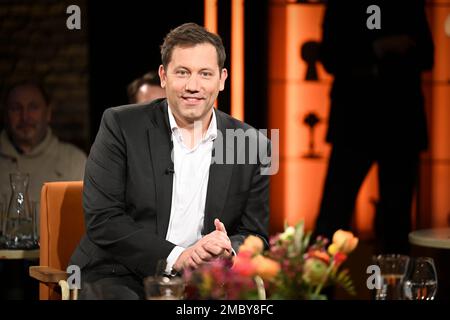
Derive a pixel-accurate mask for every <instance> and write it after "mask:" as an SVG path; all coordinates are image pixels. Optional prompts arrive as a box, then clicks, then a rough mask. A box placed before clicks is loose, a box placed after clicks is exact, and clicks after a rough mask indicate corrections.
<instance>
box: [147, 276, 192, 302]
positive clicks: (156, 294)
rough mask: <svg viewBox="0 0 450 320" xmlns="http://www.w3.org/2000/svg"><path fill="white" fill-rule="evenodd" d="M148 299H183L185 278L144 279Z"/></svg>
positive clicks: (154, 277)
mask: <svg viewBox="0 0 450 320" xmlns="http://www.w3.org/2000/svg"><path fill="white" fill-rule="evenodd" d="M144 288H145V297H146V299H147V300H181V299H183V297H184V288H185V284H184V279H183V278H181V277H175V278H169V277H156V276H151V277H147V278H145V279H144Z"/></svg>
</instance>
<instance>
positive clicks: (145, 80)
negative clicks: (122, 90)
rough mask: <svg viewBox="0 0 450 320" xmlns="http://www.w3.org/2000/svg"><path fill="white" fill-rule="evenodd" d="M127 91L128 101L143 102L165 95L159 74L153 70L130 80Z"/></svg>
mask: <svg viewBox="0 0 450 320" xmlns="http://www.w3.org/2000/svg"><path fill="white" fill-rule="evenodd" d="M127 92H128V100H129V102H130V103H144V102H150V101H153V100H155V99H158V98H165V97H166V91H165V90H164V89H163V88H161V83H160V81H159V76H158V74H157V73H156V72H154V71H150V72H148V73H146V74H144V75H143V76H142V77H140V78H137V79H136V80H134V81H133V82H131V83H130V84H129V85H128V88H127Z"/></svg>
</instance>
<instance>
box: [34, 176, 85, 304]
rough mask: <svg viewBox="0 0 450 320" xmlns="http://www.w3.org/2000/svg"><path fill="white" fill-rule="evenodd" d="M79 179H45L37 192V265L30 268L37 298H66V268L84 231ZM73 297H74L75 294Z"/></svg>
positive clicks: (81, 185)
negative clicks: (38, 225)
mask: <svg viewBox="0 0 450 320" xmlns="http://www.w3.org/2000/svg"><path fill="white" fill-rule="evenodd" d="M82 194H83V182H82V181H69V182H47V183H45V184H44V186H43V187H42V191H41V207H40V261H39V264H40V266H34V267H30V270H29V272H30V276H31V277H33V278H35V279H37V280H39V281H40V282H41V283H40V285H39V299H41V300H49V299H61V293H60V292H62V293H63V294H62V298H63V299H67V298H68V296H67V295H68V291H67V282H66V281H65V280H66V279H67V273H66V271H65V270H66V268H67V266H68V263H69V259H70V257H71V255H72V252H73V251H74V250H75V247H76V246H77V244H78V242H79V241H80V239H81V236H82V235H83V233H84V229H85V228H84V215H83V206H82ZM74 298H75V299H76V293H75V296H74Z"/></svg>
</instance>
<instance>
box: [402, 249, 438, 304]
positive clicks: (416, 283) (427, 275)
mask: <svg viewBox="0 0 450 320" xmlns="http://www.w3.org/2000/svg"><path fill="white" fill-rule="evenodd" d="M437 284H438V281H437V273H436V267H435V266H434V261H433V259H432V258H429V257H418V258H415V259H413V260H412V264H411V268H410V272H409V275H408V277H407V279H406V281H405V283H404V286H403V290H404V296H405V298H406V299H407V300H434V297H435V296H436V292H437Z"/></svg>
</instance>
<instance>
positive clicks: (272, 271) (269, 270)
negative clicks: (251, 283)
mask: <svg viewBox="0 0 450 320" xmlns="http://www.w3.org/2000/svg"><path fill="white" fill-rule="evenodd" d="M252 264H253V265H254V266H255V267H256V274H257V275H259V276H260V277H261V278H263V279H264V280H270V279H272V278H274V277H275V276H276V275H277V274H278V272H279V271H280V269H281V267H280V264H279V263H278V262H276V261H275V260H272V259H269V258H266V257H264V256H262V255H258V256H256V257H254V258H253V259H252Z"/></svg>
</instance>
